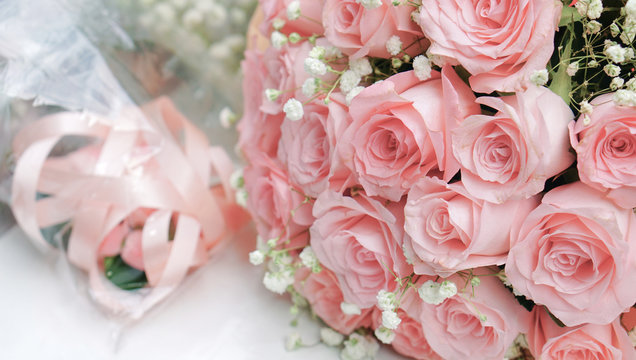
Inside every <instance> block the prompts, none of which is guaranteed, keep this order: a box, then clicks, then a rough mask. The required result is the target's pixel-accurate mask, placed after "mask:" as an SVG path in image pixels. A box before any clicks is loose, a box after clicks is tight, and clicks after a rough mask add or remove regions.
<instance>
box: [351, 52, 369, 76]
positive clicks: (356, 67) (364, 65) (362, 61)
mask: <svg viewBox="0 0 636 360" xmlns="http://www.w3.org/2000/svg"><path fill="white" fill-rule="evenodd" d="M349 68H350V69H351V70H352V71H353V72H355V73H356V74H358V75H359V76H360V77H362V76H367V75H370V74H371V73H372V72H373V68H371V63H370V62H369V59H368V58H366V57H363V58H359V59H355V60H349Z"/></svg>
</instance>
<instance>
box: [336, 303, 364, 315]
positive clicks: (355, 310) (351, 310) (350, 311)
mask: <svg viewBox="0 0 636 360" xmlns="http://www.w3.org/2000/svg"><path fill="white" fill-rule="evenodd" d="M340 310H342V312H343V313H344V314H346V315H360V314H362V311H361V310H360V308H359V307H358V305H356V304H349V303H346V302H344V301H343V302H341V303H340Z"/></svg>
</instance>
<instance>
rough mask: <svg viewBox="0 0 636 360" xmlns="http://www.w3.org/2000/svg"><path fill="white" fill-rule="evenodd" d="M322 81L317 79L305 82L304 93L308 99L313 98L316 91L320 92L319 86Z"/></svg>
mask: <svg viewBox="0 0 636 360" xmlns="http://www.w3.org/2000/svg"><path fill="white" fill-rule="evenodd" d="M319 82H320V80H318V79H317V78H308V79H307V80H305V82H303V86H302V93H303V95H305V96H306V97H312V96H313V95H314V94H315V93H316V91H318V84H319Z"/></svg>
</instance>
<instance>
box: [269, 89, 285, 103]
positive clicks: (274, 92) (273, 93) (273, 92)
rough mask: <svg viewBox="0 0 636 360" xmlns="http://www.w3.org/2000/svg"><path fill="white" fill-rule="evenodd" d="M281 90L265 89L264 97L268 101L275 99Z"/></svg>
mask: <svg viewBox="0 0 636 360" xmlns="http://www.w3.org/2000/svg"><path fill="white" fill-rule="evenodd" d="M282 93H283V92H282V91H280V90H278V89H265V98H267V100H269V101H276V100H278V98H279V97H280V95H281V94H282Z"/></svg>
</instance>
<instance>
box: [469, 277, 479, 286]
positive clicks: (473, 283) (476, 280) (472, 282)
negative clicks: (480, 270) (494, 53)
mask: <svg viewBox="0 0 636 360" xmlns="http://www.w3.org/2000/svg"><path fill="white" fill-rule="evenodd" d="M480 284H481V279H480V278H478V277H476V276H475V277H473V278H471V279H470V285H471V286H472V287H477V286H479V285H480Z"/></svg>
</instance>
